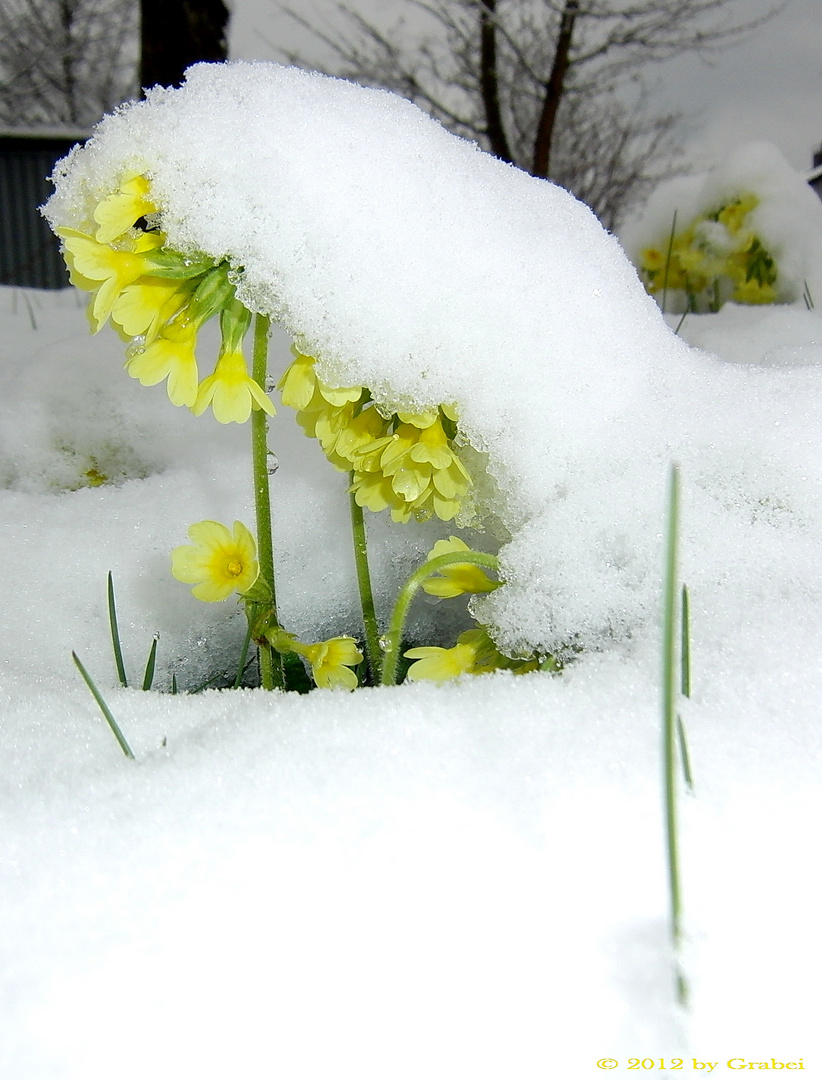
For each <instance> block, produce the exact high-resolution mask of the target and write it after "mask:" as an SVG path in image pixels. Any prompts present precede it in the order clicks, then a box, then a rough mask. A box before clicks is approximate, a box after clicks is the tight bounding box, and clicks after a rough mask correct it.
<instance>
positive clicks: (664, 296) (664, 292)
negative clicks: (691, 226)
mask: <svg viewBox="0 0 822 1080" xmlns="http://www.w3.org/2000/svg"><path fill="white" fill-rule="evenodd" d="M676 213H677V212H676V210H674V217H673V221H672V222H671V235H670V236H669V237H668V250H667V252H666V254H665V272H664V274H663V276H662V314H663V315H664V314H665V309H666V307H667V306H668V271H669V269H670V266H671V254H672V253H673V250H674V234H675V233H676ZM679 325H680V326H681V325H682V323H681V322H680V324H679ZM677 329H679V327H677Z"/></svg>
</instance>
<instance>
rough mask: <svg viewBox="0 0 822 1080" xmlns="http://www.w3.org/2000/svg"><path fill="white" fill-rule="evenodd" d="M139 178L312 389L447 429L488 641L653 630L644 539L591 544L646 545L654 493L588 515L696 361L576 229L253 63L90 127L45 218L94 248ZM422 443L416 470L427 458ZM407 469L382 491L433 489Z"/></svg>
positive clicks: (650, 560) (221, 68)
mask: <svg viewBox="0 0 822 1080" xmlns="http://www.w3.org/2000/svg"><path fill="white" fill-rule="evenodd" d="M136 176H145V177H147V178H148V179H149V180H150V189H149V190H150V196H146V197H150V201H151V204H152V205H153V206H156V207H157V216H158V217H159V219H160V220H161V223H162V230H163V235H164V237H165V244H166V247H167V249H168V250H169V251H174V252H179V253H180V254H181V255H182V256H183V257H185V258H191V259H199V258H200V257H205V258H207V259H210V260H212V261H213V263H214V264H216V265H226V266H227V267H228V268H229V274H230V278H231V281H232V284H234V285H235V286H236V297H237V299H238V300H239V301H240V302H241V303H242V304H244V305H245V306H246V307H247V308H248V309H249V310H250V311H252V312H261V313H264V314H267V315H270V316H272V317H273V318H274V319H276V320H277V321H279V322H280V324H281V325H282V326H283V328H284V329H285V330H286V331H287V332H288V333H290V334H291V335H292V337H294V338H296V339H298V340H299V341H300V342H301V343H304V345H301V347H304V348H305V349H306V350H307V351H308V352H309V353H310V355H311V356H312V357H316V358H317V369H316V370H317V375H318V377H319V378H320V379H321V380H322V381H323V383H324V384H325V385H326V386H327V387H329V388H331V389H332V390H333V389H334V388H355V387H363V388H367V390H368V392H370V394H371V398H372V400H373V402H374V408H375V409H379V411H380V415H385V416H390V415H394V414H402V415H420V414H424V413H426V412H428V411H430V410H436V409H437V408H438V407H439V406H442V405H448V406H449V407H451V406H453V407H454V408H455V409H456V412H457V415H458V416H459V424H458V428H459V430H458V434H457V436H456V438H455V439H454V451H455V452H456V453H457V454H458V455H459V458H460V460H461V461H462V460H463V458H464V460H465V467H466V470H467V471H468V473H469V474H470V476H471V480H472V482H473V484H474V487H475V488H476V499H475V500H474V502H475V505H476V507H478V508H480V509H481V511H482V513H483V514H484V515H485V517H486V518H487V521H480V522H479V524H486V526H487V527H488V528H490V529H493V531H494V535H495V537H497V538H499V539H500V540H501V542H502V544H503V546H502V548H501V550H500V556H501V558H502V559H503V560H504V562H505V581H506V585H505V587H504V588H501V589H497V590H496V591H495V592H493V593H491V594H488V595H487V596H486V597H483V598H482V599H481V600H478V599H476V598H475V601H474V602H475V603H477V604H481V605H482V608H483V613H484V617H483V621H484V622H486V623H487V624H488V625H489V626H491V627H492V628H493V634H494V637H495V640H497V641H498V642H499V643H500V644H504V643H505V646H506V648H510V649H511V650H515V649H516V648H519V647H520V646H521V645H522V644H523V641H524V642H525V644H526V645H530V646H533V647H540V648H543V649H545V650H546V651H550V650H551V649H552V648H553V647H554V645H555V644H556V637H557V635H559V636H560V637H563V638H565V637H566V635H567V626H571V627H572V628H573V634H574V635H575V636H576V637H575V640H581V641H584V640H596V639H598V638H599V637H601V636H602V635H603V634H607V633H608V632H609V628H610V627H611V626H612V625H613V623H614V621H615V620H619V619H625V618H627V619H628V620H629V621H630V620H631V619H645V618H646V617H647V611H648V610H649V608H650V596H649V594H648V590H649V589H650V587H651V586H650V582H651V573H650V570H648V569H647V568H650V567H651V566H652V565H655V563H654V560H655V559H656V547H655V543H654V542H653V539H652V538H653V536H654V535H655V530H654V529H648V530H646V532H647V534H648V535H649V536H650V537H651V539H649V540H648V541H644V540H643V542H642V544H641V545H640V547H639V548H638V549H637V550H635V551H632V552H630V553H628V555H627V556H626V557H625V558H624V559H621V560H619V561H617V562H615V561H614V560H613V559H612V558H611V555H610V552H609V551H608V549H607V545H605V544H603V542H602V540H601V537H602V536H611V535H612V534H620V533H623V532H625V531H626V529H625V528H624V527H623V526H627V524H629V521H628V520H627V519H630V518H631V516H632V515H634V514H637V513H639V514H641V515H642V516H643V517H644V518H645V519H647V520H649V521H650V520H651V519H652V517H653V514H654V513H655V512H656V507H657V502H656V497H655V493H654V492H653V491H651V490H650V489H649V488H648V486H647V485H645V486H641V485H638V486H637V492H636V493H635V494H633V495H632V497H631V498H630V499H627V498H623V499H620V500H617V499H616V498H613V497H609V498H608V499H607V500H603V499H602V498H601V492H600V491H599V490H597V484H598V483H600V482H602V483H603V484H604V485H606V490H607V491H610V490H614V491H615V490H616V489H617V487H618V484H619V483H620V482H621V481H623V480H624V478H625V477H626V476H627V474H628V473H629V472H630V468H632V467H633V466H632V465H631V463H632V462H635V461H636V462H639V461H640V460H643V459H644V458H643V455H645V457H647V453H648V448H649V447H650V441H649V440H651V439H652V438H653V437H654V436H653V432H654V430H655V425H654V423H653V422H650V421H649V420H648V417H649V415H650V413H649V409H651V410H652V409H653V408H656V407H657V405H656V402H658V401H662V400H663V399H664V394H663V395H660V394H658V393H657V391H656V390H652V389H651V387H652V385H653V384H654V380H655V379H657V372H658V371H660V370H664V371H670V372H671V373H672V374H671V377H672V378H674V377H677V378H682V377H684V376H685V372H686V371H688V370H689V365H690V364H691V363H692V354H691V353H690V352H689V350H688V349H687V348H686V347H685V346H684V345H683V344H682V343H681V342H680V341H677V340H676V339H675V338H674V337H673V336H672V335H671V333H670V332H669V331H668V329H667V328H666V326H665V324H664V322H663V320H662V318H661V317H660V315H659V312H658V309H657V307H656V305H655V303H654V301H653V300H652V299H651V298H650V297H648V296H647V295H646V294H645V292H644V290H643V288H642V286H641V284H640V282H639V281H638V279H637V276H636V273H635V271H634V270H633V268H632V266H631V265H630V263H629V261H628V260H627V258H626V257H625V255H624V253H623V252H622V250H621V248H620V247H619V244H618V243H617V241H616V240H615V238H614V237H612V236H609V235H608V234H607V233H606V232H605V230H604V229H603V228H602V227H601V225H600V224H599V223H598V222H597V220H596V219H595V217H594V216H593V214H592V213H591V212H590V211H589V210H588V209H587V208H586V207H585V206H583V205H582V204H581V203H579V202H577V201H576V200H575V199H573V198H572V197H571V196H570V195H569V194H568V193H567V192H565V191H563V190H562V189H560V188H558V187H556V186H554V185H552V184H550V183H548V182H546V181H542V180H538V179H535V178H533V177H530V176H527V175H526V174H525V173H523V172H521V171H519V170H517V169H514V168H511V167H510V166H508V165H505V164H504V163H502V162H500V161H498V160H496V159H494V158H492V157H490V156H489V155H487V154H484V153H483V152H482V151H480V150H479V149H478V148H477V147H476V146H474V145H472V144H470V143H468V142H466V141H464V140H461V139H459V138H457V137H455V136H453V135H451V134H449V133H448V132H446V131H445V130H444V129H443V128H442V127H441V126H440V125H439V124H438V123H436V121H434V120H432V119H431V118H430V117H428V116H426V115H425V114H424V113H423V112H422V111H421V110H419V109H418V108H416V107H415V106H414V105H412V104H410V103H409V102H407V101H405V100H403V99H401V98H399V97H397V96H395V95H392V94H389V93H387V92H385V91H381V90H374V89H367V88H363V87H359V86H356V85H354V84H351V83H347V82H345V81H342V80H337V79H330V78H327V77H325V76H322V75H319V74H316V73H311V72H304V71H300V70H297V69H293V68H287V67H281V66H279V65H276V64H263V63H255V64H246V63H232V64H220V65H209V64H203V65H196V66H195V67H193V68H191V69H190V70H189V71H188V73H187V77H186V82H185V84H184V85H183V86H182V87H180V88H177V89H164V88H155V89H154V90H152V91H150V92H149V94H148V96H147V99H146V100H145V101H141V102H136V103H133V104H131V105H128V106H126V107H124V108H123V109H122V110H120V111H118V112H117V113H116V114H114V115H112V116H109V117H107V118H105V119H104V120H103V121H102V122H101V124H100V125H99V126H98V127H97V129H96V131H95V134H94V136H93V138H92V139H91V140H90V141H89V142H88V143H87V144H86V145H85V146H84V147H82V148H80V149H76V150H75V151H73V152H72V153H71V154H70V155H69V157H68V158H67V159H66V160H65V161H63V162H62V163H60V164H58V166H57V168H56V170H55V184H56V191H55V194H54V196H53V197H52V199H51V200H50V201H49V203H48V204H47V206H46V207H45V213H46V216H47V217H48V219H49V220H50V222H51V223H52V225H53V226H55V227H64V226H65V227H70V228H74V229H77V230H78V231H81V232H83V233H84V234H85V235H88V236H92V237H93V236H95V235H96V232H97V230H98V229H99V228H100V227H101V223H99V222H98V221H96V220H95V218H94V210H95V208H97V207H98V206H100V205H101V204H103V203H105V205H106V206H107V207H109V208H111V211H112V216H113V217H115V218H116V217H117V213H115V210H116V209H117V207H118V206H119V205H120V204H122V207H123V208H124V211H123V212H124V213H125V216H126V217H128V216H129V215H130V214H131V213H133V212H134V211H135V210H136V209H137V208H138V202H137V200H139V199H140V198H141V195H140V192H139V191H138V192H130V191H126V190H123V189H124V187H125V186H126V185H127V184H128V183H129V179H128V178H129V177H132V178H133V177H136ZM105 200H112V201H111V202H105ZM129 200H131V201H129ZM118 212H119V211H118ZM98 216H99V213H98ZM112 227H113V228H116V227H117V225H116V224H115V225H113V226H112ZM127 287H128V286H126V288H127ZM149 359H151V357H149ZM143 363H144V364H145V363H146V362H145V361H143ZM148 366H151V365H148ZM137 367H138V369H139V368H140V365H139V364H138V365H137ZM161 368H162V365H161V364H160V363H159V362H158V365H157V370H154V368H152V370H151V371H150V372H145V373H144V374H145V375H146V377H150V378H154V377H156V376H157V375H160V377H162V375H161ZM238 370H239V365H238ZM239 374H240V376H242V371H239ZM235 377H236V376H235V372H234V369H233V368H231V370H230V371H229V370H226V371H221V381H220V385H221V386H223V387H230V386H233V385H234V382H233V380H234V379H235ZM216 381H217V380H215V382H216ZM190 383H191V379H190V378H188V381H186V382H185V385H184V386H183V387H180V388H179V396H180V397H181V398H182V397H184V396H185V398H186V400H188V399H189V398H190V395H191V386H190ZM211 385H213V384H209V386H207V387H206V390H205V391H204V396H203V398H202V399H201V402H200V403H201V404H203V402H204V400H205V397H206V396H207V395H208V393H209V392H210V389H211ZM198 392H199V391H198ZM232 393H233V391H232ZM649 395H650V396H649ZM654 395H655V396H654ZM215 399H216V390H215V398H213V399H212V401H213V400H215ZM195 400H196V399H195ZM233 400H235V399H234V398H232V401H233ZM218 408H219V406H218ZM640 415H641V416H642V418H643V420H642V422H640V421H639V416H640ZM666 419H667V418H666ZM412 426H414V425H412ZM659 426H660V427H663V425H662V423H661V422H660V425H659ZM664 426H665V430H666V431H667V432H668V434H669V435H671V432H672V430H673V429H672V427H671V425H670V423H667V424H666V425H664ZM419 430H422V429H419ZM626 432H628V433H629V439H628V443H624V433H626ZM328 434H329V437H330V436H333V432H329V433H328ZM372 434H373V433H372ZM617 436H619V438H621V439H623V443H619V444H618V446H622V445H624V446H625V450H624V453H622V452H621V451H620V452H617V447H615V444H614V438H615V437H617ZM640 438H644V439H645V444H644V446H643V447H639V446H638V445H637V442H636V440H637V439H640ZM417 441H418V442H419V443H420V444H421V445H420V449H419V451H418V452H417V456H420V455H421V454H423V451H425V452H426V453H428V452H429V451H430V453H433V454H438V453H439V451H440V447H439V446H438V445H436V446H433V447H428V445H427V444H425V443H424V440H422V439H418V440H417ZM669 452H670V450H669V448H668V447H666V449H665V453H664V455H663V454H660V460H659V467H660V473H661V475H664V471H665V469H666V466H667V459H668V455H669ZM409 459H410V460H412V461H413V462H414V468H413V469H409V470H408V475H407V476H406V475H403V476H402V477H400V479H399V480H397V483H398V484H399V483H402V484H403V485H404V484H405V481H406V480H407V481H408V483H409V484H411V483H412V481H413V482H417V483H418V486H419V482H421V481H420V477H422V479H425V477H424V476H423V474H424V473H425V472H426V471H427V469H428V468H429V466H430V468H431V470H432V475H433V471H435V469H436V468H438V467H437V466H436V465H435V463H434V462H431V461H417V459H416V458H411V457H410V451H409ZM590 461H593V462H594V463H595V467H593V468H589V467H587V466H586V467H585V468H581V463H582V462H590ZM626 461H627V462H628V463H629V464H628V468H627V470H626ZM440 471H442V470H440ZM593 477H595V478H596V483H593V482H592V479H591V478H593ZM393 483H394V477H392V486H393ZM403 490H404V491H405V493H406V494H410V491H406V489H405V487H403ZM423 494H425V493H423ZM441 494H442V493H441ZM420 497H422V495H421V496H420ZM444 497H445V498H446V500H448V499H450V496H448V495H445V496H444ZM557 509H559V510H560V511H561V512H562V513H563V514H565V515H570V517H571V519H572V522H573V524H572V526H571V527H570V528H563V529H557V527H556V520H557V519H556V512H557ZM448 512H449V513H450V509H449V510H448ZM456 522H457V524H458V525H459V524H460V522H459V519H456ZM628 531H629V532H631V535H634V532H632V531H631V530H628ZM526 537H527V539H526ZM603 577H604V580H605V581H606V582H607V585H608V587H607V588H604V589H603V588H601V587H599V584H600V578H603ZM637 582H639V586H638V585H637ZM592 583H597V585H598V587H597V588H596V589H594V590H593V592H594V593H596V599H592V598H591V597H592V588H591V585H592ZM518 590H519V591H518ZM643 590H645V591H643ZM524 614H527V621H526V622H527V624H526V622H524V621H523V615H524Z"/></svg>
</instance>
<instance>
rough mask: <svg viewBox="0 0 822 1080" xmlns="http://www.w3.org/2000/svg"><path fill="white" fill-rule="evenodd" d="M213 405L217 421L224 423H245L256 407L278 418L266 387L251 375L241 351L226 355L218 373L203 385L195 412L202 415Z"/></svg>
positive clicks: (218, 367) (217, 367)
mask: <svg viewBox="0 0 822 1080" xmlns="http://www.w3.org/2000/svg"><path fill="white" fill-rule="evenodd" d="M209 405H211V407H212V409H213V411H214V418H215V419H216V420H218V421H219V422H220V423H221V424H230V423H232V422H233V423H237V424H244V423H245V422H246V420H248V418H249V416H251V410H252V408H254V409H263V410H264V411H265V412H267V413H268V414H269V416H273V415H274V406H273V405H272V404H271V402H270V401H269V400H268V398H267V397H266V395H265V393H264V392H263V390H262V387H261V386H260V385H259V383H257V382H255V381H254V379H252V378H251V376H250V375H249V374H248V368H247V367H246V363H245V357H244V356H243V353H242V350H241V349H236V350H235V351H233V352H224V353H222V355H221V356H220V358H219V360H218V361H217V366H216V368H215V369H214V374H213V375H209V376H208V378H207V379H204V380H203V382H202V383H200V389H199V391H198V393H197V398H196V400H195V402H194V404H193V405H192V406H191V411H192V412H193V413H194V415H195V416H200V414H201V413H204V412H205V410H206V409H207V408H208V407H209Z"/></svg>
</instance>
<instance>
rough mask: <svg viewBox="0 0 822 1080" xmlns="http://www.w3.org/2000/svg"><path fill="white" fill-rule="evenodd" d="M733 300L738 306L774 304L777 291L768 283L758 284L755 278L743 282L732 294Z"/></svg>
mask: <svg viewBox="0 0 822 1080" xmlns="http://www.w3.org/2000/svg"><path fill="white" fill-rule="evenodd" d="M731 300H733V301H735V302H736V303H737V304H773V303H775V302H776V289H775V288H774V287H773V285H771V284H769V283H768V282H762V283H760V282H758V281H756V280H755V279H754V278H751V280H750V281H741V282H739V284H738V285H737V286H736V288H735V289H734V291H733V292H732V293H731Z"/></svg>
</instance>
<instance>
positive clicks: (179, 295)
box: [111, 277, 195, 344]
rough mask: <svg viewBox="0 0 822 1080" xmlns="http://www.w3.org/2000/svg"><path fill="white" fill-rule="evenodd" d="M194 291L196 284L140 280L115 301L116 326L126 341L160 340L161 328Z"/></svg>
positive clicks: (112, 317)
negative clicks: (158, 338)
mask: <svg viewBox="0 0 822 1080" xmlns="http://www.w3.org/2000/svg"><path fill="white" fill-rule="evenodd" d="M194 289H195V283H194V282H192V281H175V280H174V279H169V278H160V277H141V278H138V280H137V281H135V282H134V284H133V285H128V286H126V288H125V289H123V291H122V292H121V293H120V295H119V296H118V297H117V299H116V300H115V302H114V306H113V308H112V310H111V322H112V325H113V326H114V328H115V329H116V330H117V331H118V333H119V334H120V336H121V337H122V338H123V339H124V340H126V341H130V340H131V339H132V338H135V337H143V338H145V341H146V343H147V344H148V343H150V342H151V341H153V340H154V338H155V337H157V334H158V333H159V331H160V329H161V327H162V326H163V325H164V324H165V323H167V322H169V321H170V320H171V319H173V318H174V316H175V315H177V314H178V313H179V312H180V311H181V309H182V308H184V307H185V306H186V304H187V303H188V301H189V300H190V299H191V297H192V295H193V293H194Z"/></svg>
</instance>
